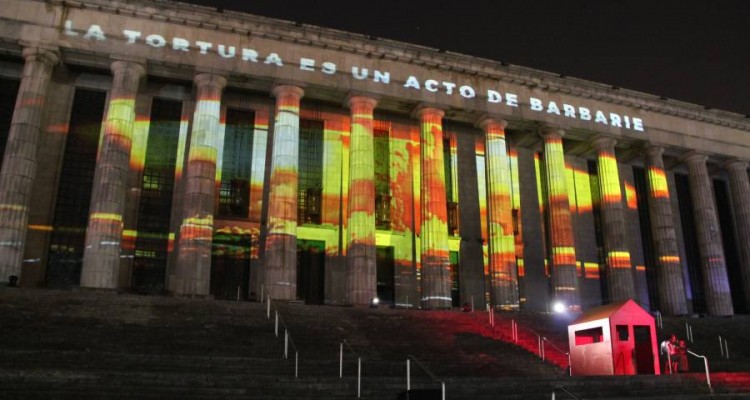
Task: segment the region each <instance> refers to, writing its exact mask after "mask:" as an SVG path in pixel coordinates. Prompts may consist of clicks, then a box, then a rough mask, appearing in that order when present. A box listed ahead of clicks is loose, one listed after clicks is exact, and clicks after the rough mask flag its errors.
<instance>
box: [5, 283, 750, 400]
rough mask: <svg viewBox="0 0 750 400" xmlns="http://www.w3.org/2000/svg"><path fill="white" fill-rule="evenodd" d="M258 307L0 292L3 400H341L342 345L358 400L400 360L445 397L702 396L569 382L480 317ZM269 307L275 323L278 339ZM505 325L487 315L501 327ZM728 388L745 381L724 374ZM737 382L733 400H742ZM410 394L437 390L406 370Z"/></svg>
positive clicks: (701, 389) (641, 379) (648, 384)
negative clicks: (288, 341) (564, 391)
mask: <svg viewBox="0 0 750 400" xmlns="http://www.w3.org/2000/svg"><path fill="white" fill-rule="evenodd" d="M265 307H266V305H265V304H258V303H246V302H226V301H214V300H208V299H185V298H170V297H155V296H136V295H129V294H115V293H98V292H88V291H73V292H66V291H53V290H32V289H29V290H17V289H0V324H1V325H0V387H1V388H2V390H0V393H1V395H0V398H10V399H42V398H44V399H49V398H55V399H58V398H59V399H94V398H97V399H100V398H112V399H118V398H123V399H125V398H127V399H132V398H142V399H151V398H153V399H156V398H158V399H168V398H180V399H209V398H210V399H217V398H220V399H344V398H347V399H351V398H356V393H357V382H356V357H355V356H354V355H353V354H352V353H351V352H349V351H347V353H346V355H345V363H344V378H343V379H339V377H338V368H339V363H338V356H339V345H340V343H341V341H342V340H343V339H346V340H347V342H348V343H350V344H351V347H352V348H353V349H354V350H355V351H356V352H357V353H358V355H359V356H360V357H361V358H362V360H363V362H362V367H363V375H362V376H363V380H362V398H366V399H395V398H396V396H397V394H398V393H399V392H401V391H403V390H404V389H405V388H406V378H405V369H406V366H405V361H406V357H407V356H408V355H413V356H414V357H415V358H417V359H419V360H420V361H421V362H422V363H423V364H425V365H426V366H427V367H428V368H429V369H430V370H431V371H432V373H434V374H435V375H436V376H437V377H439V378H440V379H442V380H444V381H445V383H446V388H447V398H449V399H478V400H483V399H498V398H503V399H506V398H507V399H533V398H539V399H543V398H544V399H546V398H549V397H550V393H551V392H552V389H553V388H554V387H555V386H558V385H565V387H567V388H568V389H569V390H571V391H572V392H574V393H577V394H578V395H579V396H581V397H583V398H627V397H630V398H632V397H641V398H644V399H645V398H650V397H651V398H669V396H672V398H675V399H676V398H708V397H707V395H708V391H707V389H706V386H705V385H704V384H703V382H702V381H700V380H699V379H695V378H693V377H692V376H691V375H690V374H684V375H674V376H661V377H655V376H635V377H594V378H591V377H587V378H584V377H574V378H571V377H568V376H566V375H565V374H564V370H563V369H562V368H560V367H559V366H558V365H555V364H550V363H546V362H542V361H541V360H540V359H539V358H538V357H537V356H535V355H534V354H531V352H529V351H528V350H526V349H525V348H523V347H520V346H516V345H515V344H513V343H508V341H507V340H506V341H504V340H498V339H503V335H505V334H504V333H503V332H502V328H501V327H500V326H497V327H496V328H497V329H495V330H494V331H493V330H492V329H487V328H485V327H483V326H482V325H483V322H482V321H480V319H481V318H482V316H481V315H480V314H476V315H470V314H465V313H461V312H455V311H429V312H428V311H418V310H393V309H383V308H381V309H367V308H356V307H325V306H309V305H299V304H286V303H275V302H274V303H272V310H273V311H272V316H271V319H267V318H266V308H265ZM276 311H278V312H279V314H280V315H281V317H282V321H283V323H282V324H281V332H280V335H279V337H278V338H277V337H276V336H275V335H274V318H273V317H274V313H275V312H276ZM484 317H486V315H485V316H484ZM507 317H508V315H499V317H498V320H500V319H502V320H503V321H505V323H507V325H508V326H509V320H507ZM514 317H515V318H518V319H519V320H521V319H524V318H531V319H532V320H526V322H523V321H522V323H523V324H524V325H526V326H534V327H535V328H537V329H539V332H540V333H541V332H544V334H545V335H548V337H550V338H551V340H553V341H556V342H557V343H560V338H559V337H555V336H553V335H552V333H554V332H553V331H554V329H556V328H555V325H554V323H552V325H550V326H547V324H550V322H549V321H544V320H543V317H541V316H525V315H520V314H519V315H514ZM534 318H540V321H538V322H535V320H534ZM532 324H536V325H532ZM284 327H287V328H288V330H289V332H290V334H291V338H292V341H293V343H294V347H291V346H290V349H291V350H294V349H295V348H296V349H297V350H298V351H299V364H298V371H299V377H297V378H295V377H294V371H295V363H294V357H293V352H290V358H288V359H284V358H283V351H284V341H283V336H284V334H283V329H284ZM507 330H508V331H509V329H507ZM493 335H494V336H493ZM506 339H507V338H506ZM730 340H732V339H730ZM717 348H718V346H717ZM548 354H549V353H548ZM566 363H567V361H566ZM714 376H718V375H714ZM717 379H718V378H717ZM732 379H735V380H738V379H739V380H740V381H742V377H741V376H739V375H729V376H727V377H726V381H727V382H730V381H731V380H732ZM740 386H741V385H737V386H736V388H735V389H734V390H735V392H733V393H734V394H732V396H743V395H742V394H738V391H741V390H744V391H746V392H747V391H750V390H748V389H746V388H744V387H740ZM728 387H730V388H731V385H730V386H728ZM412 388H413V389H420V388H421V389H435V388H439V385H438V384H436V383H435V382H433V381H432V379H430V378H429V377H428V376H427V375H426V374H425V373H424V372H423V371H421V369H419V368H418V367H417V366H416V365H414V364H412ZM726 392H727V393H729V391H728V390H726ZM558 398H565V397H564V396H562V395H561V396H559V397H558ZM748 398H750V396H749V397H748Z"/></svg>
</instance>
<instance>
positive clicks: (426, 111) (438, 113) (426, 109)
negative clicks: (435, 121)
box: [412, 104, 445, 119]
mask: <svg viewBox="0 0 750 400" xmlns="http://www.w3.org/2000/svg"><path fill="white" fill-rule="evenodd" d="M428 115H432V116H435V117H437V118H443V117H444V116H445V111H444V110H441V109H439V108H437V107H432V106H427V105H424V104H420V105H418V106H417V107H416V108H415V109H414V111H413V112H412V116H414V117H416V118H419V119H422V118H424V117H425V116H428Z"/></svg>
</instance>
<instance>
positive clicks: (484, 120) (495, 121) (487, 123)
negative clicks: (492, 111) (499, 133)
mask: <svg viewBox="0 0 750 400" xmlns="http://www.w3.org/2000/svg"><path fill="white" fill-rule="evenodd" d="M475 125H476V126H478V127H480V128H481V129H482V130H483V131H485V132H487V130H489V129H490V127H492V126H493V125H499V126H500V128H501V129H503V130H504V129H505V127H507V126H508V121H506V120H504V119H502V118H494V117H491V116H488V115H483V116H481V117H479V119H478V120H477V122H476V124H475Z"/></svg>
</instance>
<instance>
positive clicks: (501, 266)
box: [0, 0, 750, 315]
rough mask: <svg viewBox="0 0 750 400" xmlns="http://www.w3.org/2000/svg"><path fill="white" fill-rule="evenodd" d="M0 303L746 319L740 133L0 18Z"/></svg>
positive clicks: (230, 39)
mask: <svg viewBox="0 0 750 400" xmlns="http://www.w3.org/2000/svg"><path fill="white" fill-rule="evenodd" d="M0 18H2V22H1V25H0V26H1V27H2V29H0V35H2V36H1V37H0V89H2V93H3V94H4V96H2V98H0V134H1V135H2V137H0V142H1V143H0V145H2V146H3V147H2V149H3V152H2V154H3V163H2V169H1V170H0V277H1V279H2V280H3V281H7V280H8V279H9V278H10V276H18V277H20V285H21V286H24V287H53V288H70V287H77V286H81V287H86V288H99V289H120V290H130V291H134V292H138V293H162V292H168V293H173V294H176V295H185V296H214V297H216V298H221V299H258V298H260V297H261V296H263V297H265V296H270V297H272V298H275V299H284V300H294V299H302V300H305V301H306V302H309V303H321V304H367V303H369V302H370V301H371V299H372V298H374V297H379V298H380V299H381V301H383V302H385V303H389V304H394V305H396V306H401V307H422V308H433V309H434V308H447V307H451V306H460V305H461V304H464V303H472V304H474V306H475V307H477V308H481V307H483V306H484V305H485V304H490V305H492V306H493V307H497V308H503V309H516V308H522V309H529V310H540V311H544V310H548V308H549V306H550V304H551V303H552V302H555V301H561V302H563V303H564V304H565V305H566V306H568V307H569V308H571V309H573V310H580V309H586V308H590V307H593V306H597V305H600V304H606V303H610V302H614V301H623V300H627V299H635V300H636V301H638V302H639V303H640V304H641V305H643V306H644V307H646V308H651V309H652V310H660V311H662V312H663V313H665V314H671V315H682V314H688V313H707V314H711V315H732V314H734V313H740V312H741V313H744V312H748V311H750V182H749V181H748V173H747V166H748V165H747V160H750V122H748V120H747V119H746V118H744V117H743V116H740V115H735V114H732V113H727V112H722V111H716V110H706V109H704V108H703V107H699V106H695V105H691V104H686V103H682V102H678V101H673V100H668V99H664V98H659V97H656V96H652V95H648V94H643V93H637V92H632V91H628V90H623V89H619V88H615V87H611V86H607V85H602V84H597V83H592V82H587V81H583V80H578V79H574V78H566V77H562V76H558V75H555V74H550V73H546V72H541V71H535V70H531V69H527V68H522V67H517V66H512V65H506V64H502V63H496V62H491V61H488V60H482V59H475V58H472V57H468V56H463V55H457V54H452V53H445V52H441V51H438V50H434V49H427V48H424V47H417V46H412V45H408V44H403V43H398V42H393V41H388V40H380V39H373V38H368V37H364V36H361V35H355V34H347V33H344V32H339V31H333V30H328V29H324V28H318V27H314V26H306V25H301V24H295V23H290V22H287V21H279V20H273V19H269V18H262V17H255V16H251V15H246V14H240V13H231V12H221V11H217V10H214V9H210V8H204V7H197V6H189V5H185V4H179V3H171V2H167V1H147V0H134V1H131V2H127V3H126V2H122V3H121V2H109V1H103V0H92V1H88V2H85V3H77V2H70V1H67V2H61V1H55V0H48V1H36V0H26V1H20V0H0Z"/></svg>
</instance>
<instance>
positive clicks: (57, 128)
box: [47, 124, 69, 135]
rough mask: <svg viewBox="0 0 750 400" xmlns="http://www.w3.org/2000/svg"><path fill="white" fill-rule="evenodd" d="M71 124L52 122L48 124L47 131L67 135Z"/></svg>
mask: <svg viewBox="0 0 750 400" xmlns="http://www.w3.org/2000/svg"><path fill="white" fill-rule="evenodd" d="M68 129H69V126H68V124H50V125H47V132H48V133H54V134H56V135H67V134H68Z"/></svg>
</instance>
